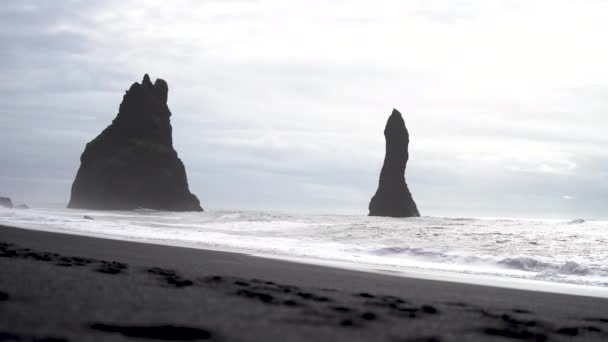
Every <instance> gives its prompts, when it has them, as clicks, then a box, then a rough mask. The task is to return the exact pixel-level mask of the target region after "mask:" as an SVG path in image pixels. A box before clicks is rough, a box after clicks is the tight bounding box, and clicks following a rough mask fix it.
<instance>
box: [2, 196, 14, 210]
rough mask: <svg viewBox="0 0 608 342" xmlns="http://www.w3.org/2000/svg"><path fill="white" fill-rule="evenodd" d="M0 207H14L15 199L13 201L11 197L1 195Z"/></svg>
mask: <svg viewBox="0 0 608 342" xmlns="http://www.w3.org/2000/svg"><path fill="white" fill-rule="evenodd" d="M0 207H3V208H12V207H13V201H11V199H10V198H8V197H0Z"/></svg>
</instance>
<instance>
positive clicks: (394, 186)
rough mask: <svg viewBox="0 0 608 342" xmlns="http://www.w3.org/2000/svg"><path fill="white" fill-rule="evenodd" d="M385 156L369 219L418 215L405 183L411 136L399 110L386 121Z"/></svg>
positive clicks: (370, 206)
mask: <svg viewBox="0 0 608 342" xmlns="http://www.w3.org/2000/svg"><path fill="white" fill-rule="evenodd" d="M384 138H385V139H386V155H385V157H384V165H382V171H381V172H380V181H379V183H378V190H377V191H376V194H375V195H374V197H372V200H371V201H370V203H369V215H370V216H391V217H412V216H420V212H418V208H417V207H416V203H415V202H414V199H413V198H412V194H411V193H410V190H409V189H408V187H407V183H406V182H405V175H404V174H405V167H406V164H407V161H408V159H409V153H408V145H409V143H410V136H409V133H408V132H407V128H405V122H404V121H403V118H402V117H401V113H399V111H398V110H396V109H393V113H392V114H391V116H390V117H389V118H388V121H387V123H386V128H384Z"/></svg>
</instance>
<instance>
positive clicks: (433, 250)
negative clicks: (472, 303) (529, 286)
mask: <svg viewBox="0 0 608 342" xmlns="http://www.w3.org/2000/svg"><path fill="white" fill-rule="evenodd" d="M85 215H86V216H91V217H93V218H94V220H86V219H84V216H85ZM0 224H5V225H12V226H17V227H24V228H33V229H40V230H47V231H56V232H65V233H71V234H81V235H90V236H99V237H111V238H115V239H125V240H135V241H142V242H152V243H161V244H178V245H186V246H190V247H194V248H213V249H223V250H232V251H234V250H238V251H241V252H247V253H252V254H263V255H265V256H270V257H275V258H293V257H297V258H303V259H305V260H308V261H309V262H312V263H324V262H327V261H330V262H331V261H337V262H341V263H346V264H352V265H354V266H357V267H358V268H361V267H363V268H368V269H374V270H376V269H386V270H391V271H408V270H413V269H417V270H425V271H431V272H433V271H440V272H451V273H452V274H463V275H464V274H476V275H492V276H498V277H507V278H512V277H516V278H526V279H533V280H545V281H552V282H558V283H574V284H585V285H592V286H602V287H608V249H606V248H605V247H604V246H606V245H607V244H608V236H606V234H607V232H608V222H604V221H591V220H587V221H586V220H583V219H576V220H572V221H569V220H562V221H560V220H523V219H508V220H507V219H482V218H449V217H422V218H409V219H395V218H381V217H366V216H354V215H303V214H291V213H277V212H260V211H237V210H233V211H209V212H204V213H169V212H162V211H150V210H137V211H111V212H100V211H93V210H73V209H30V210H17V209H0ZM573 225H576V227H574V226H573Z"/></svg>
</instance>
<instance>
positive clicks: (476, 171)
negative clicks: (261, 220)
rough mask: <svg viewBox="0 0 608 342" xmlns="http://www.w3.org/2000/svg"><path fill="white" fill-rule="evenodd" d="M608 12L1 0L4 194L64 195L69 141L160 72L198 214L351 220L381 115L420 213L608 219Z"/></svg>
mask: <svg viewBox="0 0 608 342" xmlns="http://www.w3.org/2000/svg"><path fill="white" fill-rule="evenodd" d="M606 14H608V4H607V3H605V2H601V1H578V2H572V1H566V0H557V1H549V0H539V1H534V2H528V1H498V0H491V1H473V0H471V1H447V0H446V1H436V2H428V1H422V0H421V1H408V2H403V1H383V2H381V3H378V4H374V5H370V3H369V2H366V1H360V0H356V1H331V2H326V1H309V2H306V3H302V2H286V1H278V0H264V1H189V0H180V1H175V2H171V3H168V2H164V1H138V0H130V1H102V2H84V1H64V2H42V1H7V2H6V3H5V4H3V6H2V8H0V44H1V45H2V46H3V49H2V51H0V144H1V145H2V146H12V147H14V148H11V149H3V150H2V151H1V152H0V161H1V162H2V164H3V165H7V166H4V167H3V168H2V170H0V188H4V189H10V192H11V194H10V195H12V196H15V197H22V198H23V200H26V201H29V202H33V201H36V200H39V199H40V198H44V199H45V201H47V200H48V201H54V202H61V201H64V202H65V201H67V197H68V196H69V186H66V185H65V184H66V183H67V184H69V182H70V181H71V179H72V177H73V176H74V174H75V172H76V169H77V167H78V158H79V155H80V153H81V152H82V150H83V148H84V145H85V144H86V142H87V141H89V140H91V139H92V138H93V137H94V136H95V135H96V134H98V133H99V132H100V131H101V130H102V129H103V128H104V127H105V126H107V125H108V124H109V123H110V121H111V120H112V119H113V117H114V115H115V114H116V112H117V110H118V105H119V102H120V100H121V98H122V94H123V93H124V91H125V90H126V89H127V88H128V87H129V85H130V84H131V83H133V82H136V81H139V80H140V79H141V77H142V75H143V74H144V73H150V75H151V76H152V77H161V78H164V79H166V80H167V81H168V83H169V88H170V93H169V105H170V108H171V110H172V112H173V116H172V123H173V127H174V135H175V136H174V141H175V145H176V148H177V150H178V152H179V154H180V156H181V158H182V159H183V160H184V162H185V164H186V167H187V170H188V173H189V180H190V183H191V186H192V189H193V191H194V192H195V193H197V194H198V195H199V197H201V199H202V200H203V203H205V204H206V205H207V207H211V208H218V207H241V208H242V207H257V208H275V207H281V208H289V207H292V208H298V209H310V210H324V211H330V210H332V208H333V209H336V210H340V211H342V210H346V211H348V210H350V211H352V212H356V213H366V208H367V202H368V200H369V197H370V196H371V195H372V194H373V192H374V191H375V187H376V186H377V177H378V172H379V170H380V167H381V165H382V160H383V153H384V141H383V136H382V130H383V128H384V124H385V120H386V118H387V117H388V115H389V114H390V111H391V109H392V108H393V107H396V108H398V109H400V110H401V111H402V112H403V113H404V115H405V120H406V123H407V125H408V128H409V131H410V134H411V138H412V143H411V145H410V147H411V162H410V163H409V164H408V170H407V177H408V181H409V183H410V187H411V188H412V191H413V192H414V196H415V198H416V199H417V200H418V202H419V207H420V208H421V210H422V212H423V213H425V214H448V213H454V214H458V215H460V214H462V215H499V216H500V215H507V214H509V215H518V214H522V215H523V214H526V215H539V216H568V215H573V216H577V217H578V216H585V215H588V216H593V215H596V216H597V215H605V214H603V209H601V208H603V204H604V202H605V198H606V195H608V189H607V188H608V176H607V174H606V170H607V166H608V152H607V151H606V150H605V149H604V148H602V146H605V145H606V143H608V141H607V140H606V136H605V132H604V130H605V129H604V127H607V126H608V117H607V116H606V115H605V113H606V110H608V97H606V96H605V94H606V91H607V90H608V81H606V80H608V65H607V64H606V63H605V61H606V60H608V47H606V46H605V45H604V44H599V43H598V42H601V41H603V39H604V37H603V36H602V33H603V32H606V30H607V29H608V27H607V26H608V24H607V23H606V21H605V17H606ZM514 23H517V24H514ZM26 179H29V180H26ZM44 179H48V184H49V185H48V186H46V187H44V189H45V190H44V191H39V190H35V189H36V187H38V189H40V188H41V186H40V184H41V183H42V182H44ZM34 183H35V184H38V185H33V184H34ZM289 189H292V190H289ZM7 191H8V190H7ZM564 193H566V194H570V195H569V196H573V197H576V198H577V201H564V200H563V198H562V196H563V194H564ZM57 199H60V200H57ZM564 202H568V203H569V206H564Z"/></svg>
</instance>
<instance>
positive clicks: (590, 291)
mask: <svg viewBox="0 0 608 342" xmlns="http://www.w3.org/2000/svg"><path fill="white" fill-rule="evenodd" d="M0 226H2V224H1V223H0ZM12 228H17V229H26V230H32V231H39V232H46V233H56V234H66V235H74V236H82V237H89V238H97V239H108V240H114V241H125V242H133V243H144V244H152V245H157V246H169V247H178V248H190V249H195V250H207V251H214V252H224V253H235V254H242V255H246V256H250V257H257V258H265V259H270V260H277V261H287V262H293V263H299V264H306V265H316V266H320V267H330V268H339V269H343V270H350V271H358V272H369V273H374V274H382V275H388V276H394V277H404V278H415V279H423V280H435V281H445V282H453V283H459V284H470V285H479V286H490V287H498V288H506V289H516V290H526V291H538V292H546V293H555V294H564V295H575V296H587V297H597V298H605V299H606V298H608V287H601V286H591V285H581V284H573V283H560V282H551V281H543V280H534V279H527V278H518V277H507V276H495V275H482V274H473V273H461V272H449V271H443V270H426V269H417V268H414V267H409V268H404V267H401V268H399V267H392V268H391V267H390V266H389V265H379V264H376V265H373V264H365V263H353V262H351V263H349V262H345V261H340V260H326V259H316V258H310V257H297V256H293V257H291V256H285V255H281V254H271V253H261V252H251V251H247V250H242V249H237V248H229V247H215V246H209V245H195V244H188V243H181V242H178V241H174V242H170V241H160V240H154V239H149V240H146V239H140V238H128V237H123V236H115V235H107V234H91V233H88V232H80V231H69V230H66V231H57V230H53V229H47V228H46V227H45V226H36V225H29V226H26V225H20V226H14V227H12Z"/></svg>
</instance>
